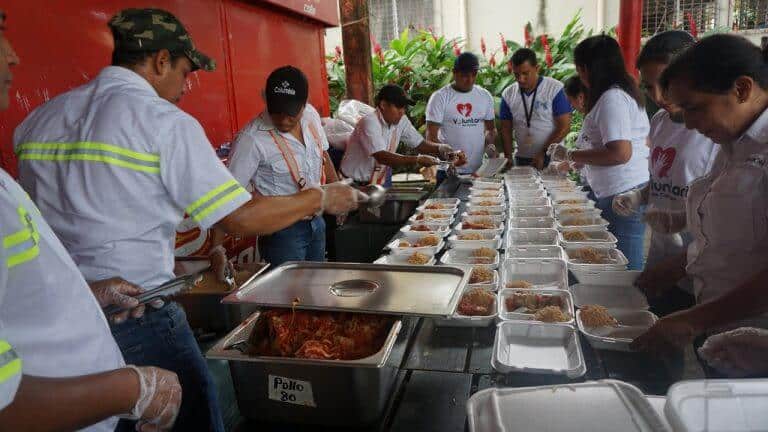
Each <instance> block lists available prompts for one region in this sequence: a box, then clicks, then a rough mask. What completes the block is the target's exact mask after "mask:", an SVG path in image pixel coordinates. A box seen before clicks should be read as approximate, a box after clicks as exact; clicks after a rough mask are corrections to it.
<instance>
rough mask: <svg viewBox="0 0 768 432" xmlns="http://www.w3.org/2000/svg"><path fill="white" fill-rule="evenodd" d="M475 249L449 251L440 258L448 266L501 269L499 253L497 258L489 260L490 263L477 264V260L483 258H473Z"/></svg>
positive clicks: (497, 252)
mask: <svg viewBox="0 0 768 432" xmlns="http://www.w3.org/2000/svg"><path fill="white" fill-rule="evenodd" d="M473 251H474V249H448V250H447V251H446V252H445V253H444V254H443V256H442V258H440V262H441V263H443V264H446V265H454V264H459V265H471V266H483V267H488V268H491V269H494V270H495V269H497V268H499V251H496V256H495V257H493V258H492V259H490V260H488V262H487V263H486V262H475V260H477V259H479V258H482V257H475V256H472V252H473Z"/></svg>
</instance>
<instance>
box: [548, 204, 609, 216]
mask: <svg viewBox="0 0 768 432" xmlns="http://www.w3.org/2000/svg"><path fill="white" fill-rule="evenodd" d="M602 214H603V211H602V210H600V209H599V208H595V207H592V208H589V207H565V208H564V207H562V206H560V207H558V208H556V209H555V217H556V218H558V219H560V218H564V217H570V216H579V217H593V216H600V215H602Z"/></svg>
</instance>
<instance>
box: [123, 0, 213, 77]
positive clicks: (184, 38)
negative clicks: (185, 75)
mask: <svg viewBox="0 0 768 432" xmlns="http://www.w3.org/2000/svg"><path fill="white" fill-rule="evenodd" d="M109 28H110V29H111V30H112V35H113V36H114V38H115V49H121V50H127V51H159V50H161V49H167V50H168V51H170V52H182V53H184V55H186V56H187V57H188V58H189V60H190V61H191V62H192V69H193V70H197V69H203V70H205V71H209V72H210V71H213V70H215V69H216V61H214V60H213V59H212V58H210V57H208V56H207V55H205V54H203V53H201V52H200V51H198V50H196V49H195V45H194V44H193V43H192V38H191V37H190V36H189V33H188V32H187V29H185V28H184V26H183V25H182V24H181V21H179V20H178V19H177V18H176V17H175V16H173V15H172V14H171V13H170V12H167V11H164V10H162V9H124V10H122V11H120V12H118V13H117V15H115V16H113V17H112V19H111V20H109Z"/></svg>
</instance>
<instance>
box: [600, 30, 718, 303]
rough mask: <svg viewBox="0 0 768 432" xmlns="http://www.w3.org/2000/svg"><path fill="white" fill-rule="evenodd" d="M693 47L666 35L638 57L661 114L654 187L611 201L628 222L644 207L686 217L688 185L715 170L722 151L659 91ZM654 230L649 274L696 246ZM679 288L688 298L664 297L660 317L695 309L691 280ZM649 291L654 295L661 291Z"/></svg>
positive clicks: (676, 33) (654, 127)
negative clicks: (676, 60) (667, 72)
mask: <svg viewBox="0 0 768 432" xmlns="http://www.w3.org/2000/svg"><path fill="white" fill-rule="evenodd" d="M695 43H696V39H694V37H693V36H691V35H690V34H689V33H687V32H684V31H681V30H672V31H666V32H662V33H659V34H657V35H656V36H654V37H653V38H651V39H650V40H649V41H648V42H647V43H646V44H645V46H644V47H643V49H642V51H640V55H639V56H638V57H637V62H636V65H637V68H638V69H639V70H640V77H641V85H642V86H643V88H644V90H645V93H646V94H647V95H648V97H650V98H651V99H652V100H653V102H654V103H656V105H658V106H659V107H660V108H661V109H660V110H659V111H658V112H657V113H656V114H655V115H654V116H653V118H652V119H651V132H650V134H649V135H648V141H649V143H650V148H651V157H650V160H649V170H650V175H651V179H650V182H649V183H648V185H647V186H645V187H643V188H640V189H635V190H632V191H629V192H627V193H623V194H620V195H617V196H616V197H615V198H614V199H613V210H614V211H615V212H616V213H618V214H620V215H625V216H628V215H630V214H632V213H633V212H636V211H637V210H638V209H639V207H640V206H641V205H645V204H647V205H648V208H649V209H651V208H654V209H659V210H665V211H667V210H668V211H685V200H686V197H687V196H688V185H689V184H690V183H692V182H693V181H694V180H696V179H697V178H699V177H702V176H704V175H706V174H707V173H708V172H709V170H710V169H711V168H712V163H713V162H714V160H715V156H717V153H718V150H719V147H717V146H716V145H715V143H714V142H712V140H710V139H709V138H707V137H705V136H704V135H702V134H701V133H699V132H698V131H696V130H693V129H688V128H686V127H685V124H684V123H683V113H682V111H681V110H680V108H679V107H677V106H675V105H671V104H669V103H667V102H666V101H665V100H664V98H663V96H662V92H661V88H660V85H659V77H660V76H661V73H662V72H663V71H664V69H665V68H666V67H667V65H668V64H669V62H670V61H671V60H672V58H673V57H674V56H675V55H676V54H677V53H679V52H682V51H683V50H685V49H686V48H688V47H690V46H693V45H694V44H695ZM654 228H656V227H654V226H653V225H651V229H652V230H653V233H652V237H651V248H650V250H649V251H648V262H647V263H646V268H648V269H652V268H653V267H654V266H656V265H657V264H659V263H661V262H663V261H664V260H666V259H667V258H669V257H671V256H675V255H679V254H681V253H683V252H684V251H685V250H686V249H687V248H688V245H689V244H690V243H691V241H692V237H691V235H690V233H689V232H687V231H683V232H681V233H673V234H669V233H665V232H661V231H658V230H657V229H654ZM646 279H647V278H644V277H640V279H639V281H638V283H639V285H640V287H641V288H644V285H646V283H645V282H647V281H646ZM677 286H678V287H679V288H680V289H682V290H683V291H684V293H681V292H680V290H678V289H671V290H669V291H667V292H666V293H665V295H664V296H663V297H661V298H658V299H656V301H652V305H653V306H654V309H655V312H657V314H661V315H666V314H667V313H669V312H672V311H673V310H677V309H680V308H682V307H687V306H690V305H692V304H693V297H692V295H691V293H692V291H693V285H692V281H691V280H690V278H685V279H683V280H681V281H679V282H678V283H677ZM648 288H651V289H653V290H656V289H657V288H658V287H648ZM649 294H651V293H650V292H649ZM652 300H653V299H652ZM654 303H655V304H654Z"/></svg>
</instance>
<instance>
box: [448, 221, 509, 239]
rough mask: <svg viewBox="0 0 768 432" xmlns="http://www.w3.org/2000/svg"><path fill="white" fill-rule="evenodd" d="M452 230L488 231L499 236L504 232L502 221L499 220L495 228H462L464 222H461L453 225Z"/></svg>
mask: <svg viewBox="0 0 768 432" xmlns="http://www.w3.org/2000/svg"><path fill="white" fill-rule="evenodd" d="M454 231H469V232H488V233H493V235H498V236H501V234H502V233H503V232H504V222H499V223H498V224H497V225H496V227H495V228H491V229H474V228H472V229H468V228H464V222H461V223H459V224H458V225H456V226H455V227H454Z"/></svg>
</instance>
